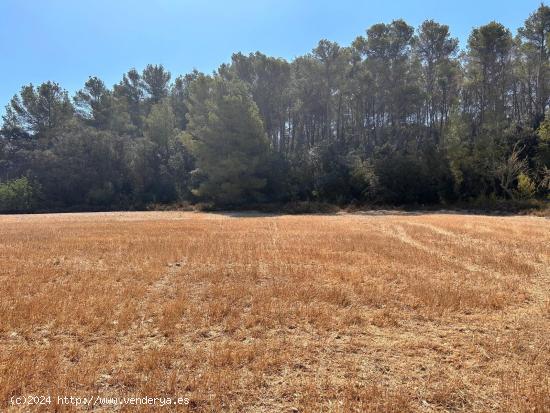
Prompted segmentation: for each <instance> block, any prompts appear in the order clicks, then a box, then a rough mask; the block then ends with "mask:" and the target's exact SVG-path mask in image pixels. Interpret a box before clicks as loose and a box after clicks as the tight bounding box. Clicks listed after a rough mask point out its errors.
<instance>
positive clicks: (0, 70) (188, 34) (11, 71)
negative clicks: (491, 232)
mask: <svg viewBox="0 0 550 413" xmlns="http://www.w3.org/2000/svg"><path fill="white" fill-rule="evenodd" d="M539 4H540V0H500V1H499V0H460V1H453V2H447V1H444V0H424V1H420V0H417V1H415V0H393V1H392V0H386V1H374V0H363V1H359V0H357V1H353V0H330V1H329V0H225V1H224V0H202V1H200V0H196V1H191V0H179V1H178V0H149V1H142V0H93V1H92V0H0V56H1V57H2V61H1V63H0V113H3V111H4V106H5V105H6V104H7V103H8V101H9V99H10V98H11V96H13V94H14V93H17V92H18V91H19V90H20V88H21V86H22V85H24V84H28V83H30V82H32V83H34V84H39V83H41V82H43V81H46V80H53V81H56V82H59V83H60V84H61V85H62V86H63V87H65V88H66V89H68V90H69V91H70V92H71V93H73V92H74V91H75V90H78V89H79V88H81V86H82V84H83V83H84V82H85V81H86V79H87V78H88V76H90V75H94V76H99V77H100V78H102V79H103V80H104V81H105V82H106V83H107V85H109V86H111V85H113V84H114V83H116V82H118V81H119V79H120V78H121V77H122V73H124V72H126V71H127V70H128V69H130V68H132V67H135V68H137V69H140V70H141V69H142V68H143V67H144V66H145V65H146V64H147V63H162V64H163V65H164V66H165V67H166V68H167V69H168V70H170V71H171V72H172V74H173V75H176V74H183V73H186V72H189V71H191V70H192V69H193V68H197V69H198V70H201V71H205V72H211V71H212V70H214V69H215V68H216V67H217V66H219V64H221V63H222V62H227V61H228V60H229V59H230V57H231V54H232V53H233V52H236V51H242V52H246V53H247V52H251V51H256V50H260V51H261V52H263V53H266V54H268V55H272V56H279V57H284V58H287V59H292V58H293V57H295V56H298V55H301V54H304V53H306V52H308V51H310V50H311V49H312V48H313V47H314V46H315V45H316V43H317V42H318V41H319V40H320V39H322V38H326V39H329V40H333V41H337V42H338V43H340V44H342V45H348V44H349V43H350V42H351V41H352V40H353V39H354V38H355V37H356V36H358V35H361V34H364V32H365V29H366V28H368V27H369V26H370V25H372V24H374V23H378V22H389V21H391V20H393V19H396V18H403V19H405V20H406V21H407V22H408V23H409V24H411V25H413V26H415V27H417V26H418V25H419V24H420V23H421V22H422V21H423V20H425V19H435V20H437V21H438V22H441V23H445V24H448V25H449V26H450V28H451V32H452V33H453V35H454V36H456V37H458V38H459V39H460V41H461V46H462V47H463V46H464V43H465V41H466V39H467V37H468V33H469V32H470V30H471V29H472V27H475V26H479V25H481V24H485V23H487V22H489V21H491V20H496V21H499V22H501V23H503V24H504V25H505V26H507V27H508V28H510V30H512V32H513V33H514V34H515V32H516V29H517V28H518V27H520V26H521V25H522V24H523V21H524V20H525V18H526V17H527V16H528V15H529V13H531V12H532V11H534V10H535V9H536V8H537V7H538V5H539Z"/></svg>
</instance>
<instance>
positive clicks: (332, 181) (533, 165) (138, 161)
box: [0, 4, 550, 212]
mask: <svg viewBox="0 0 550 413" xmlns="http://www.w3.org/2000/svg"><path fill="white" fill-rule="evenodd" d="M549 98H550V8H549V7H547V6H546V5H544V4H541V6H540V7H539V8H538V9H537V10H536V11H534V12H533V13H532V14H531V15H530V16H529V17H528V18H527V19H526V20H525V23H524V26H523V27H521V28H520V29H519V30H518V32H517V34H516V35H515V36H513V35H512V33H511V32H510V30H508V29H507V28H506V27H504V26H503V25H502V24H500V23H497V22H494V21H493V22H490V23H488V24H486V25H484V26H480V27H477V28H475V29H473V30H472V32H471V34H470V36H469V38H468V44H467V48H466V49H465V50H462V51H461V50H460V49H459V46H458V40H457V39H456V38H453V37H452V36H451V34H450V31H449V27H448V26H446V25H443V24H439V23H437V22H435V21H433V20H427V21H425V22H424V23H422V25H421V26H420V27H418V28H417V29H416V30H415V29H414V28H413V27H411V26H409V25H408V24H407V23H406V22H405V21H403V20H395V21H392V22H391V23H387V24H385V23H380V24H375V25H373V26H372V27H370V28H369V29H368V30H367V31H366V34H365V36H359V37H357V38H356V39H355V40H354V41H353V42H352V44H351V45H349V46H340V45H338V44H337V43H335V42H331V41H328V40H321V41H320V42H319V44H318V45H317V47H315V48H314V49H313V50H312V51H311V52H310V53H308V54H305V55H304V56H300V57H297V58H295V59H294V60H293V61H291V62H288V61H286V60H284V59H281V58H273V57H269V56H266V55H264V54H262V53H260V52H256V53H251V54H249V55H244V54H242V53H236V54H234V55H233V56H232V59H231V62H230V63H227V64H222V65H221V66H220V67H219V68H218V69H217V71H216V72H214V73H213V74H211V75H207V74H204V73H200V72H198V71H193V72H192V73H189V74H185V75H182V76H178V77H176V78H175V79H173V80H172V76H171V74H170V73H169V72H168V71H167V70H166V69H165V68H164V67H163V66H162V65H148V66H147V67H146V68H145V69H144V70H143V71H142V72H138V71H137V70H135V69H131V70H130V71H128V72H127V73H125V74H124V75H123V77H122V80H121V81H120V82H119V83H117V84H116V85H114V86H113V87H112V88H108V87H107V86H106V85H105V84H104V82H103V81H102V80H101V79H99V78H97V77H90V78H89V79H88V81H87V82H86V83H85V84H84V87H83V88H82V89H81V90H79V91H78V92H76V93H75V95H74V96H72V98H71V97H69V94H68V92H67V91H66V90H64V89H63V88H62V87H61V86H60V85H59V84H57V83H55V82H46V83H43V84H41V85H38V86H34V85H32V84H29V85H27V86H23V87H22V89H21V91H20V93H19V94H17V95H15V96H14V97H13V98H12V100H11V101H10V102H9V104H8V105H7V107H6V112H5V115H4V116H3V124H2V128H1V129H0V212H2V211H4V212H11V211H33V210H48V209H51V210H62V209H71V208H80V209H86V208H90V209H96V208H102V209H107V208H117V209H119V208H142V207H144V206H146V205H148V204H151V203H173V202H180V201H188V202H211V203H213V204H215V205H219V206H229V207H231V206H242V205H252V204H256V203H261V202H276V203H280V202H290V201H307V200H315V201H325V202H332V203H349V202H371V203H372V202H374V203H376V202H379V203H385V204H410V203H417V204H429V203H453V202H457V201H466V202H468V201H472V200H477V199H514V200H515V199H532V198H539V199H548V198H549V196H550V195H549V194H550V118H547V117H546V114H547V111H548V109H549V107H548V106H549Z"/></svg>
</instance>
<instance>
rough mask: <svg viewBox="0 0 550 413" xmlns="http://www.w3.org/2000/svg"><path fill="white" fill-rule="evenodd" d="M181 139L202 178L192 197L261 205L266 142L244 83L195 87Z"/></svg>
mask: <svg viewBox="0 0 550 413" xmlns="http://www.w3.org/2000/svg"><path fill="white" fill-rule="evenodd" d="M188 119H189V124H188V126H187V130H186V133H185V140H186V142H187V146H188V147H189V149H190V150H191V153H192V154H193V155H194V157H195V159H196V165H197V170H196V172H195V173H196V174H197V175H199V176H200V177H201V180H200V183H199V185H198V186H197V187H196V188H195V189H194V194H195V195H196V196H197V197H199V198H201V199H205V200H208V201H213V202H215V203H217V204H222V205H238V204H242V203H246V202H255V201H259V200H261V198H262V190H263V188H264V187H265V185H266V178H265V177H264V176H265V172H266V171H265V166H266V161H267V159H268V150H269V144H268V140H267V136H266V134H265V130H264V127H263V123H262V121H261V119H260V116H259V113H258V108H257V106H256V104H255V103H254V101H253V100H252V98H251V96H250V94H249V91H248V89H247V88H246V86H245V84H244V83H243V82H241V81H238V80H225V79H223V78H221V77H219V76H216V77H213V78H210V77H201V78H200V79H198V80H197V81H196V82H194V83H193V85H192V87H191V91H190V99H189V114H188Z"/></svg>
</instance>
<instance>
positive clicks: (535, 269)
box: [0, 212, 550, 413]
mask: <svg viewBox="0 0 550 413" xmlns="http://www.w3.org/2000/svg"><path fill="white" fill-rule="evenodd" d="M549 300H550V220H548V219H545V218H536V217H487V216H467V215H452V214H419V215H415V214H411V215H392V214H387V215H386V214H375V213H373V214H368V213H364V214H349V215H344V214H343V215H324V216H323V215H310V216H254V215H251V214H241V215H239V214H202V213H191V212H186V213H183V212H149V213H139V212H138V213H98V214H59V215H34V216H33V215H29V216H15V215H14V216H0V411H2V412H4V411H8V412H10V411H22V412H23V411H25V412H26V411H54V410H57V411H74V410H84V409H86V410H88V411H89V410H92V411H113V410H116V409H119V410H122V411H150V410H151V407H150V406H143V405H141V406H140V405H138V406H128V405H127V406H118V407H117V408H116V409H115V408H114V407H113V406H108V405H101V404H96V405H93V406H79V407H75V406H74V405H59V404H57V402H56V400H52V404H51V405H42V406H29V405H18V406H16V405H13V404H11V403H10V399H11V398H12V397H14V396H25V395H47V394H50V395H51V396H52V397H57V396H75V397H76V396H78V397H87V396H93V397H97V396H99V397H126V396H136V397H145V396H149V397H166V396H169V397H177V396H181V397H187V398H189V400H190V402H189V404H187V405H178V406H174V405H173V406H169V407H168V406H165V407H164V408H162V409H160V410H158V409H157V410H158V411H176V410H177V411H187V410H188V411H200V412H218V411H227V412H354V411H355V412H511V413H512V412H548V411H550V374H549V372H550V301H549Z"/></svg>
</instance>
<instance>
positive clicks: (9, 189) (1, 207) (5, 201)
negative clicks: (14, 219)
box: [0, 177, 36, 212]
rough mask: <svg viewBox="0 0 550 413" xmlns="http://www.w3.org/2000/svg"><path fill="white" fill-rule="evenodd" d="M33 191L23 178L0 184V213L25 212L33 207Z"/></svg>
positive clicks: (27, 181)
mask: <svg viewBox="0 0 550 413" xmlns="http://www.w3.org/2000/svg"><path fill="white" fill-rule="evenodd" d="M35 195H36V193H35V190H34V189H33V187H32V185H31V183H30V182H29V180H28V179H27V178H25V177H23V178H19V179H14V180H11V181H7V182H4V183H0V212H26V211H30V210H32V208H33V207H34V200H35Z"/></svg>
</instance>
